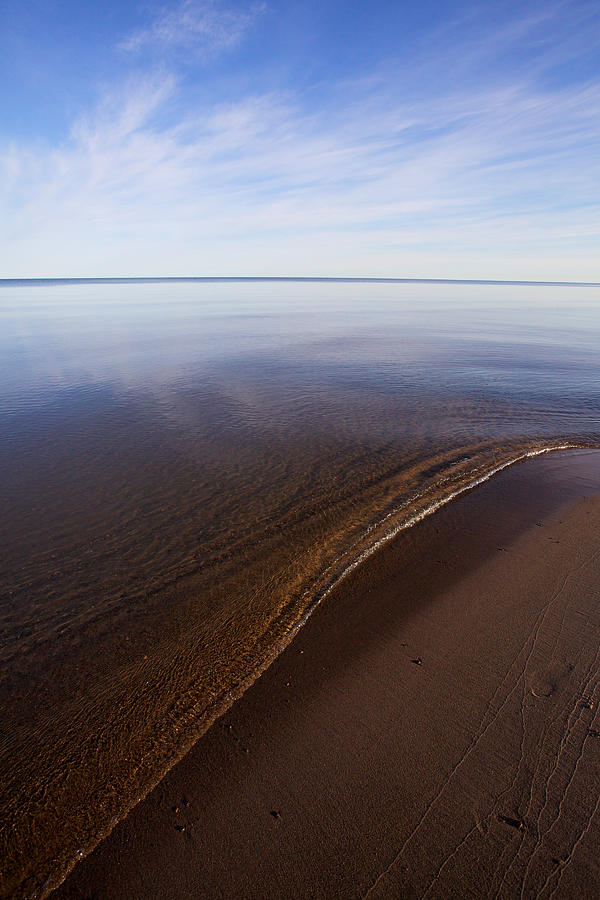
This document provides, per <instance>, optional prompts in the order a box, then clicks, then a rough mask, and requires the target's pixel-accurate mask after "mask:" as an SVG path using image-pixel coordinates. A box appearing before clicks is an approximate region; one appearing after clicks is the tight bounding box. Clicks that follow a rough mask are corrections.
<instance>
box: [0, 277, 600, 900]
mask: <svg viewBox="0 0 600 900" xmlns="http://www.w3.org/2000/svg"><path fill="white" fill-rule="evenodd" d="M599 301H600V291H599V289H598V288H594V287H569V286H543V285H538V286H524V285H485V284H471V285H469V284H418V283H412V284H410V283H409V284H406V283H403V284H393V283H380V284H377V283H347V282H345V283H335V282H332V283H323V282H320V283H298V282H249V283H240V282H230V283H228V282H222V283H210V282H209V283H206V282H204V283H203V282H195V283H194V282H191V283H165V282H162V283H127V284H123V283H112V284H107V283H104V284H80V283H78V284H67V283H63V284H54V285H52V284H43V285H31V284H21V285H19V284H13V285H4V286H2V287H0V374H1V384H2V388H1V391H0V422H1V443H0V471H1V472H2V479H3V498H4V503H3V507H4V512H3V524H4V528H3V546H2V550H1V556H2V559H1V572H2V576H1V577H2V585H1V590H2V604H1V606H0V625H1V627H2V635H3V636H2V644H1V647H0V665H1V666H2V669H1V675H0V701H1V708H2V712H1V714H0V715H1V720H0V771H1V772H2V782H3V785H4V790H3V797H2V800H1V801H0V803H1V804H2V809H1V810H0V820H1V821H2V822H3V823H5V826H4V827H3V829H2V846H1V848H0V856H1V857H2V858H3V859H4V860H5V867H4V876H3V887H2V890H3V895H4V896H15V895H16V896H43V895H44V894H45V893H47V892H48V890H50V889H51V888H52V886H54V885H55V884H56V883H58V882H59V881H60V879H61V877H62V876H63V875H64V873H65V872H66V871H67V870H68V869H69V867H70V866H71V865H72V864H73V862H74V861H76V860H77V858H79V857H80V856H81V855H83V854H84V853H86V852H88V851H89V849H91V847H93V845H94V844H95V843H96V842H97V840H98V839H99V838H100V837H101V836H102V835H103V834H105V833H106V832H107V830H109V829H110V827H112V824H114V822H115V821H117V820H118V818H120V817H121V816H122V815H123V814H124V813H125V812H126V811H127V809H128V808H130V807H131V805H132V804H134V803H135V802H136V800H137V799H138V798H139V797H140V796H141V795H142V794H143V793H145V792H146V791H147V790H148V789H149V788H150V787H151V786H152V785H153V784H154V783H155V782H156V780H157V779H158V778H159V777H160V776H161V775H162V774H163V773H164V771H166V769H168V768H169V766H170V765H172V764H173V762H174V761H175V760H176V759H177V758H178V757H180V756H181V754H182V753H184V752H185V750H186V749H187V748H188V747H189V746H190V745H191V743H193V741H194V740H195V739H196V738H197V737H198V735H199V734H200V733H202V731H203V730H204V729H205V728H206V727H207V725H208V724H209V723H210V721H211V720H212V718H214V716H215V715H216V714H218V712H219V711H221V710H222V709H223V708H225V707H226V705H227V704H228V703H230V702H231V700H232V699H233V697H235V696H236V695H237V694H238V693H239V692H240V691H241V690H242V689H243V687H244V684H246V683H247V682H248V680H251V679H252V677H253V676H254V675H255V674H256V672H257V671H259V670H260V668H261V667H262V666H264V664H265V662H267V661H268V659H269V658H270V657H271V656H272V654H273V653H275V652H277V648H278V647H279V646H281V644H282V642H284V641H285V640H286V639H287V638H288V637H289V635H290V634H291V633H293V630H294V628H295V626H296V624H297V623H298V621H299V620H301V618H302V616H303V614H304V613H305V612H306V610H307V609H309V608H310V607H311V605H312V604H313V603H314V602H315V599H316V598H318V597H320V596H322V595H323V594H324V593H325V592H326V591H327V588H328V586H329V585H330V584H331V583H332V582H333V581H335V579H336V578H337V577H339V575H340V573H341V572H343V571H344V570H345V569H346V568H347V567H348V566H351V565H352V564H353V563H354V562H355V561H356V560H357V559H358V558H359V556H360V555H361V554H363V553H365V552H368V551H369V549H370V548H371V547H372V546H373V545H374V544H375V543H376V542H377V541H378V540H381V539H382V538H385V536H386V535H387V534H389V533H390V532H391V531H393V530H394V529H395V528H397V527H398V526H399V525H401V524H402V522H404V521H406V520H407V519H410V518H411V517H413V516H414V515H415V514H418V513H419V511H421V510H423V509H425V508H428V507H430V506H431V505H432V504H435V503H436V502H439V501H440V500H443V499H445V498H446V497H448V496H449V495H450V494H452V493H453V492H455V491H456V490H459V489H460V488H461V487H462V486H464V485H466V484H469V483H471V482H472V481H475V480H476V479H477V478H480V477H481V476H482V475H485V474H486V473H487V472H489V471H490V470H491V469H493V468H495V467H497V466H499V465H502V464H503V463H504V462H506V461H507V460H509V459H512V458H514V457H516V456H518V455H520V454H522V453H525V452H531V451H534V450H537V449H541V448H543V447H547V446H554V445H558V444H564V443H574V444H583V445H587V444H591V445H597V444H598V443H599V442H600V352H599V351H600V302H599Z"/></svg>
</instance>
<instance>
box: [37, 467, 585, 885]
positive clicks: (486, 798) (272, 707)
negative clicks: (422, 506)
mask: <svg viewBox="0 0 600 900" xmlns="http://www.w3.org/2000/svg"><path fill="white" fill-rule="evenodd" d="M599 537H600V453H598V452H596V451H571V452H568V453H555V454H551V455H548V456H546V457H540V458H537V459H534V460H530V461H528V462H526V463H523V464H518V465H516V466H514V467H512V468H510V469H507V470H505V471H504V472H502V473H501V474H499V475H498V476H496V477H495V478H493V479H492V480H491V481H489V482H487V483H486V484H484V485H482V486H480V487H479V488H477V489H476V490H474V491H472V492H469V493H468V494H465V495H463V496H461V497H460V498H458V499H457V500H455V501H453V502H452V503H450V504H449V505H448V506H446V507H444V508H443V509H441V510H440V511H439V512H437V513H436V514H435V515H433V516H431V517H429V518H428V519H426V520H424V521H423V522H421V523H420V524H419V525H417V526H415V527H413V528H412V529H410V530H409V531H407V532H404V533H402V534H400V535H399V536H398V537H397V538H396V539H394V541H392V542H390V543H389V544H387V545H386V546H384V547H383V548H382V549H381V550H380V551H378V552H377V553H376V554H375V555H374V556H372V557H371V558H370V559H368V560H367V561H366V562H365V563H364V564H363V565H362V566H361V567H359V568H358V569H357V570H356V571H354V572H353V573H352V575H351V576H349V577H348V578H346V579H345V580H344V581H343V582H342V583H341V584H340V585H339V586H338V587H337V588H336V589H335V590H334V592H333V593H332V594H331V595H330V596H329V597H328V598H327V599H326V601H325V602H324V603H323V605H322V606H321V607H320V608H319V609H318V610H317V611H316V612H315V613H314V614H313V616H312V617H311V618H310V620H309V621H308V623H307V624H306V625H305V626H304V628H303V629H302V630H301V631H300V633H299V634H298V635H297V637H296V639H295V640H294V641H293V643H292V644H291V645H290V646H289V647H288V648H287V650H286V651H285V652H284V653H283V654H282V655H281V656H280V657H279V658H278V659H277V660H276V662H275V663H274V664H273V665H272V666H271V667H270V668H269V669H268V670H267V672H266V673H264V674H263V676H262V677H261V678H260V679H259V680H258V681H257V682H256V683H255V684H254V685H253V686H252V687H251V688H250V689H249V690H248V691H247V692H246V694H245V695H244V696H243V698H242V699H241V700H240V701H238V702H237V703H236V704H235V705H234V707H233V708H232V709H231V710H230V711H229V712H228V713H227V714H226V715H225V716H224V717H223V718H222V719H221V720H219V721H218V722H217V723H215V724H214V725H213V727H212V728H211V729H210V730H209V731H208V732H207V733H206V735H205V736H204V737H203V738H202V739H201V740H200V741H199V742H198V743H197V744H196V746H195V747H194V748H193V749H192V750H191V751H190V752H189V753H188V754H187V756H186V757H185V758H184V759H183V760H182V761H181V762H180V763H179V764H178V765H177V766H175V768H173V769H172V770H171V772H170V773H169V774H168V775H167V776H166V777H165V778H164V779H163V781H162V782H161V783H160V784H159V785H158V786H157V787H156V788H155V790H154V791H153V792H152V793H151V794H150V795H149V796H148V797H147V798H146V799H145V800H144V801H143V802H141V803H140V804H139V805H138V806H137V807H135V809H134V810H133V811H132V812H131V813H130V815H129V816H128V817H127V819H126V820H125V821H123V822H121V823H120V824H119V825H117V827H116V828H115V829H114V831H113V832H112V834H111V835H110V836H109V837H108V838H107V839H106V840H105V841H104V842H103V843H102V844H101V845H100V846H99V847H98V848H97V850H96V851H95V852H94V853H92V854H91V855H90V856H89V857H88V858H87V859H84V860H83V861H81V862H80V863H79V864H78V865H77V866H76V867H75V869H74V870H73V872H72V874H71V875H70V876H69V878H68V879H67V880H66V882H65V883H64V884H63V885H62V886H61V888H59V889H58V891H56V892H55V893H54V894H53V895H52V896H53V897H56V898H59V897H60V898H70V900H75V898H79V900H82V898H92V897H93V898H96V900H105V898H106V900H108V898H111V900H115V898H148V897H160V898H183V897H186V898H188V897H189V898H191V897H194V898H195V897H244V898H246V897H248V898H265V897H286V898H288V897H314V898H316V897H323V898H326V897H327V898H330V897H366V896H369V897H372V898H377V897H424V896H427V897H439V898H448V897H461V898H462V897H495V896H499V897H515V896H524V897H550V896H555V897H597V896H600V864H599V862H598V860H599V858H600V854H599V853H598V848H599V846H600V809H599V807H600V799H599V795H598V786H597V772H598V765H599V763H600V716H599V715H598V704H599V703H600V684H599V681H600V665H599V653H600V540H599Z"/></svg>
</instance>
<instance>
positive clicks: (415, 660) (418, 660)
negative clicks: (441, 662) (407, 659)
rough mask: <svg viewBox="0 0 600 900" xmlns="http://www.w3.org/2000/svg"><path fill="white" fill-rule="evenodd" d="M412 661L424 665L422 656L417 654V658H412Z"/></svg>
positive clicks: (417, 664)
mask: <svg viewBox="0 0 600 900" xmlns="http://www.w3.org/2000/svg"><path fill="white" fill-rule="evenodd" d="M411 662H412V663H414V664H415V666H422V665H423V660H422V659H421V657H420V656H417V657H416V659H411Z"/></svg>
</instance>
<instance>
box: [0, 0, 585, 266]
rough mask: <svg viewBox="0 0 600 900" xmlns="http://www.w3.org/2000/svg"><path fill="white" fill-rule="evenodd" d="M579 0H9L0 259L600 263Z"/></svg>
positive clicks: (0, 81) (1, 59)
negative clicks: (412, 0)
mask: <svg viewBox="0 0 600 900" xmlns="http://www.w3.org/2000/svg"><path fill="white" fill-rule="evenodd" d="M599 34H600V6H599V5H598V3H597V2H596V0H594V2H587V0H580V2H577V0H570V2H552V0H549V2H544V3H540V2H527V0H525V2H519V3H516V2H514V3H513V2H493V0H492V2H480V3H477V4H473V3H462V2H448V3H439V2H438V3H433V2H430V0H424V2H420V3H419V4H412V3H411V4H408V3H404V2H377V0H374V2H369V3H367V2H355V3H352V2H341V0H322V2H320V3H318V2H315V0H304V2H296V0H288V2H280V0H256V2H255V0H250V2H242V0H237V2H227V0H223V2H221V0H183V2H181V0H177V2H166V3H157V2H153V0H140V2H129V0H120V2H116V0H109V2H104V3H102V4H99V3H98V4H97V3H91V2H83V3H82V2H81V0H79V2H73V0H54V2H53V3H47V2H46V0H23V2H21V3H20V4H16V3H14V4H4V5H3V6H2V7H1V11H0V35H1V38H0V40H1V45H0V47H1V52H0V92H1V95H2V96H1V103H2V116H1V117H0V208H1V211H2V215H1V218H0V274H1V275H3V276H5V277H11V276H13V277H19V276H68V275H72V276H76V275H81V276H85V275H124V276H125V275H213V274H231V275H243V274H248V275H261V274H264V275H286V274H289V275H311V274H314V275H345V276H351V275H380V276H394V275H395V276H399V277H410V276H415V277H419V276H422V277H459V278H460V277H466V278H469V277H473V278H517V279H518V278H525V279H529V278H530V279H541V280H592V281H597V280H600V267H599V265H598V260H600V54H599V53H598V50H597V47H598V36H599Z"/></svg>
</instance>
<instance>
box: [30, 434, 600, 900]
mask: <svg viewBox="0 0 600 900" xmlns="http://www.w3.org/2000/svg"><path fill="white" fill-rule="evenodd" d="M585 449H590V450H598V449H600V446H595V445H594V444H591V443H588V442H585V443H584V442H581V443H579V442H563V443H560V444H551V445H545V446H542V447H536V448H535V449H530V450H524V451H523V452H521V453H518V454H517V455H516V456H512V457H511V458H509V459H508V460H505V461H504V462H502V463H500V464H496V465H494V466H492V467H491V468H489V469H488V470H486V471H484V472H479V471H478V469H477V467H476V468H475V469H473V470H471V471H470V472H469V475H471V476H472V475H473V474H474V473H475V472H477V473H478V474H477V475H476V476H475V477H474V478H473V477H471V478H470V479H469V480H468V481H467V482H466V483H464V484H461V485H460V486H459V487H458V488H455V489H454V490H451V491H450V492H449V493H448V494H447V495H446V496H443V497H442V498H440V499H437V500H435V501H434V502H432V503H430V504H429V505H426V506H424V508H423V509H421V510H418V512H416V513H414V514H412V515H409V516H408V518H407V519H405V520H402V521H401V522H399V523H398V524H396V525H394V526H392V528H391V529H390V530H389V531H387V532H385V533H384V534H383V535H382V536H380V537H377V538H376V539H375V540H374V541H373V543H372V544H370V545H369V546H368V547H367V548H365V549H363V550H361V551H360V553H359V555H358V557H357V558H356V559H354V560H352V561H351V562H350V563H349V564H348V565H345V566H342V567H341V570H340V568H338V569H337V571H333V570H335V569H336V566H337V564H338V563H339V562H340V561H341V559H343V558H344V557H347V556H348V555H349V554H350V553H351V552H352V551H353V550H354V549H355V548H356V547H357V546H358V545H360V543H361V542H362V541H364V540H365V539H366V538H368V537H369V536H370V535H373V534H377V532H378V531H379V530H380V529H381V528H382V527H383V526H384V525H385V523H386V522H389V520H390V519H392V518H394V517H397V516H398V515H400V514H401V513H402V511H403V510H406V509H407V508H408V507H410V506H412V504H413V503H416V502H418V501H419V500H420V499H427V497H428V496H429V495H430V494H431V493H432V492H433V491H429V492H426V493H425V494H418V495H413V496H411V497H410V498H408V499H407V500H406V501H405V502H403V503H402V504H401V505H400V506H399V507H397V508H396V509H394V510H392V511H391V512H389V513H387V514H386V515H385V516H384V517H383V518H382V519H380V520H379V521H378V522H376V523H374V524H372V525H370V526H368V527H367V528H366V529H365V531H364V532H363V533H362V535H361V536H360V537H359V538H358V539H357V540H356V541H355V542H353V544H352V545H351V546H350V547H349V548H348V549H347V550H346V551H345V552H344V554H343V555H342V557H341V559H340V558H338V559H337V560H336V561H334V563H332V564H330V566H328V567H327V568H326V569H325V570H324V572H323V573H322V574H321V576H320V577H319V578H317V579H316V580H315V583H314V588H313V589H312V590H310V591H307V592H306V593H305V594H304V595H303V596H304V598H305V599H308V598H309V597H310V598H311V599H308V603H307V605H304V606H303V609H302V611H301V613H300V616H299V618H298V619H297V620H295V621H293V622H289V618H290V613H291V610H290V609H289V608H287V607H286V608H284V609H283V610H282V612H281V614H280V615H279V616H278V617H277V619H276V620H275V621H273V622H272V623H271V625H270V626H269V628H268V629H267V632H266V633H265V634H264V635H263V638H262V641H264V642H265V643H266V644H267V646H265V647H264V648H263V650H262V652H261V655H260V658H259V661H258V662H257V664H256V666H255V667H254V668H253V670H252V671H251V672H250V673H249V674H248V675H247V676H245V677H243V678H242V679H240V681H238V682H237V683H236V684H234V685H233V686H231V687H230V688H229V689H227V690H226V691H224V693H223V694H222V695H220V696H219V697H218V698H216V699H215V702H214V703H213V704H211V705H210V706H208V707H205V709H204V710H203V711H202V713H200V717H199V722H198V730H197V731H195V733H194V735H193V737H192V738H191V739H190V741H189V743H187V742H182V743H183V749H182V751H181V752H180V753H178V754H177V755H176V756H175V757H173V759H172V760H170V762H169V764H168V765H167V766H166V767H164V768H163V769H162V770H161V771H160V774H157V777H156V778H155V779H152V781H151V782H150V783H149V784H148V785H147V786H144V789H143V791H142V792H141V793H139V794H138V796H137V797H136V798H135V800H134V801H133V802H132V803H131V805H128V806H127V808H126V810H125V811H124V813H123V815H121V816H119V817H118V818H116V819H113V820H112V821H111V822H110V824H109V827H108V829H107V830H106V832H104V833H102V834H101V835H100V836H98V838H97V839H96V840H94V841H93V842H91V843H90V845H89V846H88V847H85V848H81V850H80V851H78V854H77V855H76V857H75V858H74V859H72V861H71V864H70V865H69V866H68V868H67V869H66V870H65V871H64V872H63V873H62V874H61V875H60V876H58V875H57V876H50V877H49V878H48V879H47V880H46V882H45V883H44V886H43V887H42V889H41V893H39V894H38V895H32V896H39V897H40V898H42V900H43V898H45V897H47V896H48V895H49V894H50V893H51V892H53V891H54V890H56V889H57V888H58V887H59V886H60V885H61V884H62V883H63V882H64V881H65V879H66V878H67V877H68V876H69V874H70V873H71V872H72V871H73V869H74V868H75V866H76V865H77V863H78V862H80V861H81V860H82V859H84V858H85V857H87V856H88V855H89V854H91V853H92V852H93V851H94V850H95V849H96V847H98V846H99V845H100V844H101V843H102V842H103V841H104V840H106V838H107V837H108V836H109V835H110V834H111V832H112V830H113V829H114V827H115V826H116V825H117V824H118V823H119V822H122V821H123V820H124V819H126V818H127V817H128V816H129V815H130V814H131V812H132V810H133V809H134V808H135V807H136V806H137V805H138V804H139V803H140V802H141V801H143V800H144V799H145V798H146V797H147V796H148V794H150V793H151V792H152V791H153V790H154V789H155V788H156V787H157V785H158V784H160V782H161V781H162V780H163V779H164V778H165V776H166V775H167V774H168V773H169V772H170V771H171V770H172V769H173V768H174V767H175V766H176V765H178V763H180V762H181V760H182V759H183V758H184V757H185V756H186V755H187V754H188V753H189V752H190V750H191V749H192V748H193V747H194V746H195V745H196V744H197V743H198V741H200V740H201V738H202V737H203V736H204V735H205V734H206V732H207V731H208V730H209V728H210V727H211V726H212V725H213V724H214V723H215V722H216V721H217V720H218V719H219V718H221V717H222V716H223V715H224V714H225V713H226V712H228V710H230V709H231V707H232V706H233V705H234V704H235V703H236V702H237V701H238V700H239V699H240V698H241V697H242V696H243V695H244V694H245V693H246V691H247V690H248V689H249V688H250V687H251V686H252V685H253V684H254V683H255V682H257V680H259V679H260V678H261V676H262V675H263V674H264V673H265V672H266V671H267V669H268V668H269V667H270V666H271V665H272V664H273V662H274V661H275V660H276V659H277V658H278V657H279V656H280V655H281V654H282V652H283V651H284V650H285V649H286V648H287V647H288V646H289V644H290V643H291V642H292V641H293V640H294V638H295V637H296V635H297V634H298V633H299V632H300V631H301V629H302V627H303V626H304V625H305V624H306V622H307V621H308V620H309V618H310V617H311V616H312V614H313V612H315V611H316V610H317V609H318V608H319V606H320V605H321V604H322V601H323V600H324V599H325V598H326V597H328V596H329V594H330V593H331V592H332V591H333V590H334V589H335V588H337V586H338V585H339V584H340V583H341V582H342V581H344V579H345V578H346V577H347V576H348V575H349V574H351V573H352V572H353V571H355V570H356V569H357V568H358V567H359V566H360V565H361V564H362V563H364V562H365V561H366V560H367V559H369V558H370V557H372V556H373V555H374V554H375V553H377V551H378V550H379V549H381V548H382V547H384V546H385V545H386V544H388V543H389V542H390V541H392V540H393V539H394V538H395V537H396V536H397V535H398V534H400V533H401V532H403V531H406V530H408V529H410V528H411V527H412V526H413V525H416V524H418V523H419V522H421V521H423V520H424V519H425V518H427V517H429V516H430V515H432V514H433V513H435V512H437V511H438V510H439V509H441V508H443V507H444V506H446V505H447V504H449V503H450V502H451V501H452V500H454V499H456V498H458V497H460V496H461V495H463V494H465V493H467V492H469V491H471V490H473V489H474V488H476V487H478V486H479V485H481V484H483V483H485V482H486V481H489V480H490V479H491V478H493V476H494V475H496V474H499V473H500V472H502V471H503V470H505V469H507V468H509V467H510V466H513V465H514V464H516V463H518V462H523V461H526V460H527V459H530V458H534V457H537V456H541V455H545V454H548V453H553V452H557V451H565V450H585ZM442 483H443V482H442ZM439 484H440V483H436V484H435V485H434V487H439ZM332 571H333V574H330V573H332ZM286 621H288V624H287V626H286ZM282 627H283V629H284V630H283V633H281V628H282ZM278 628H279V630H280V633H279V634H278V635H275V636H274V638H271V640H269V632H273V631H275V632H277V630H278ZM271 641H272V642H271Z"/></svg>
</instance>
